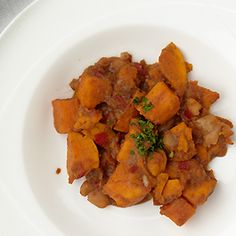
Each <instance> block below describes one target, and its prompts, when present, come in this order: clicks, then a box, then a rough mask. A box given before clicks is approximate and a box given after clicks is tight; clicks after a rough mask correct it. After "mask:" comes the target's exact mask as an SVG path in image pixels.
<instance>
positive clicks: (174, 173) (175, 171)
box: [166, 159, 207, 187]
mask: <svg viewBox="0 0 236 236" xmlns="http://www.w3.org/2000/svg"><path fill="white" fill-rule="evenodd" d="M166 172H167V173H168V174H169V176H170V178H171V179H179V180H180V181H181V183H182V185H183V186H184V187H185V186H186V185H187V184H189V183H191V184H199V183H201V182H202V181H203V180H205V179H206V178H207V173H206V171H205V169H204V168H203V166H202V165H201V164H200V163H199V162H198V161H197V160H195V159H191V160H188V161H170V162H168V164H167V166H166Z"/></svg>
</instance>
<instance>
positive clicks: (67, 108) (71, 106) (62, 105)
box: [52, 98, 79, 134]
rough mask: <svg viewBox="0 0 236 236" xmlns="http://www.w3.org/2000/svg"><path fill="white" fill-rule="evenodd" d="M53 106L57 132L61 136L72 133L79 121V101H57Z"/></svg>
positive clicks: (54, 101)
mask: <svg viewBox="0 0 236 236" xmlns="http://www.w3.org/2000/svg"><path fill="white" fill-rule="evenodd" d="M52 106H53V117H54V127H55V129H56V131H57V132H58V133H61V134H65V133H68V132H70V131H71V130H72V128H73V126H74V123H75V122H76V119H77V113H78V110H79V101H78V99H76V98H70V99H56V100H53V101H52Z"/></svg>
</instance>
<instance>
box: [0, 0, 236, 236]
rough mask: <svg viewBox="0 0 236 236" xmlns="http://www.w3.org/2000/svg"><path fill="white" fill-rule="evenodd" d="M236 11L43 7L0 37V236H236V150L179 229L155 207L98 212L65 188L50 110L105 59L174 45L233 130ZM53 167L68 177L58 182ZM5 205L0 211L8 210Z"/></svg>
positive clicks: (211, 6)
mask: <svg viewBox="0 0 236 236" xmlns="http://www.w3.org/2000/svg"><path fill="white" fill-rule="evenodd" d="M235 9H236V4H235V3H234V2H233V1H228V2H225V1H224V2H222V1H214V3H213V1H210V0H208V1H203V0H202V1H198V2H197V3H195V1H186V2H183V1H182V2H177V1H154V0H153V1H152V0H149V1H144V0H138V1H135V2H134V1H127V2H126V1H125V0H119V1H115V0H102V1H91V0H90V1H86V2H85V1H76V0H74V1H69V2H68V1H66V0H64V1H63V0H61V1H53V0H51V1H38V2H36V3H35V4H34V5H33V6H32V7H30V8H29V9H28V10H27V11H25V12H24V13H23V14H22V15H21V16H20V17H18V18H17V20H15V22H14V23H13V24H12V25H11V27H9V28H8V30H7V31H6V32H5V33H4V34H3V35H1V38H0V80H1V87H0V109H1V110H0V121H1V122H0V130H1V144H0V145H1V146H0V148H1V165H0V196H1V198H0V200H1V213H0V217H1V218H0V220H1V223H0V225H1V227H0V235H16V234H18V235H68V236H73V235H98V236H99V235H103V236H104V235H113V236H118V235H137V236H143V235H147V234H148V235H152V234H163V235H165V236H169V235H181V236H185V235H188V236H189V235H191V236H195V235H196V236H199V235H214V236H220V235H234V233H235V232H236V226H235V222H236V214H234V211H235V210H236V201H235V195H236V189H235V188H234V185H235V180H236V172H235V167H236V159H235V155H236V151H235V145H234V146H231V147H230V148H229V150H228V153H227V156H226V157H225V158H223V159H222V158H218V159H215V160H214V161H213V163H212V167H213V169H214V170H215V174H216V178H217V179H218V185H217V188H216V190H215V192H214V194H213V195H212V196H211V197H210V198H209V200H208V201H207V203H205V204H204V206H202V207H199V208H198V209H197V213H196V214H195V216H194V217H193V218H192V219H191V220H190V221H189V222H187V224H186V225H184V226H183V227H181V228H180V227H177V226H176V225H174V223H172V222H171V221H170V220H169V219H167V218H166V217H163V216H160V214H159V209H158V207H154V206H152V204H151V202H148V203H145V204H141V205H138V206H134V207H130V208H125V209H120V208H115V207H112V206H111V207H107V208H106V209H98V208H96V207H94V206H93V205H91V204H90V203H89V202H87V201H86V199H85V198H83V197H82V196H80V194H79V184H80V182H78V183H75V184H73V185H72V186H71V185H68V184H67V176H66V169H65V156H66V155H65V153H66V140H65V137H63V136H59V135H58V134H56V132H55V131H54V129H53V126H52V111H51V104H50V101H51V100H52V99H54V98H58V97H67V96H69V95H70V94H71V91H70V90H69V88H68V82H69V81H70V80H71V79H72V78H73V77H77V76H78V75H79V74H80V73H81V72H82V71H83V69H84V68H85V67H86V66H87V65H90V64H92V63H93V62H95V61H96V60H97V59H98V58H100V57H102V56H105V55H107V56H109V55H117V54H119V53H120V52H121V51H124V50H128V51H129V52H131V53H132V54H133V55H134V56H135V59H141V58H145V59H148V62H153V61H155V60H156V58H157V57H158V55H159V53H160V50H161V48H163V47H164V46H165V45H166V44H167V43H169V42H170V41H174V42H175V43H176V44H177V45H178V46H179V47H180V48H181V49H182V50H183V52H184V54H185V56H186V59H187V60H188V61H189V62H191V63H193V65H194V71H193V73H191V78H193V79H196V80H199V82H200V84H202V85H204V86H207V87H209V88H212V89H214V90H217V91H219V92H220V94H221V99H220V101H219V102H217V104H216V105H215V107H214V112H215V113H217V114H219V115H222V116H224V117H227V118H230V119H231V120H232V121H233V122H234V124H236V112H235V109H234V104H235V102H236V93H235V85H236V83H235V74H236V67H235V59H236V58H235V55H236V39H235V35H236V30H235V29H236V27H235V26H236V25H235V24H236V14H235ZM57 167H61V168H62V174H61V175H59V176H57V175H55V170H56V168H57ZM3 201H4V202H3Z"/></svg>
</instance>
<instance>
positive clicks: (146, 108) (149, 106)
mask: <svg viewBox="0 0 236 236" xmlns="http://www.w3.org/2000/svg"><path fill="white" fill-rule="evenodd" d="M142 106H143V110H144V112H147V111H150V110H151V109H152V108H153V105H152V103H151V102H150V101H149V100H148V99H147V98H146V97H142Z"/></svg>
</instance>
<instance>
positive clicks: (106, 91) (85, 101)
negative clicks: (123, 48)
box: [76, 74, 112, 109]
mask: <svg viewBox="0 0 236 236" xmlns="http://www.w3.org/2000/svg"><path fill="white" fill-rule="evenodd" d="M111 92H112V87H111V82H110V81H108V80H106V79H103V78H98V77H96V76H91V75H88V74H85V75H84V76H82V77H81V78H80V83H79V86H78V89H77V91H76V96H77V97H78V98H79V101H80V103H81V105H82V106H83V107H86V108H88V109H92V108H95V107H96V106H97V105H98V104H100V103H101V102H104V101H105V100H106V99H108V98H109V96H110V95H111Z"/></svg>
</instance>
